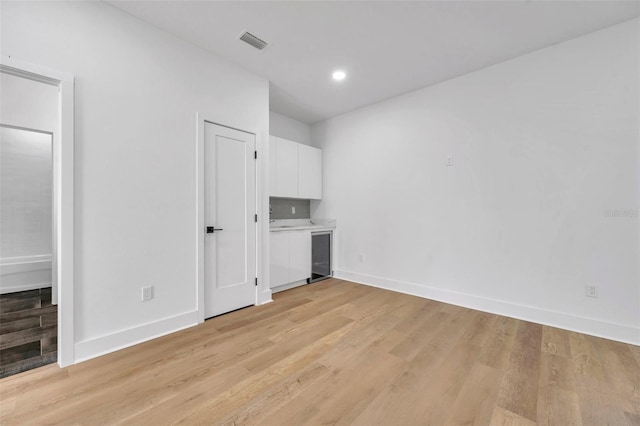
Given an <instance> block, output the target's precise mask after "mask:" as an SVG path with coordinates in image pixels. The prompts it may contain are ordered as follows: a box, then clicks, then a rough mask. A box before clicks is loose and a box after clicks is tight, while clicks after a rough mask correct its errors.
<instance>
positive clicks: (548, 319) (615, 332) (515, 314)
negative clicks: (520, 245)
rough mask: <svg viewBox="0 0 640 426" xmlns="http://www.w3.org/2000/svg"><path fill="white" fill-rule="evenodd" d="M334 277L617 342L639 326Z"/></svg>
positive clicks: (635, 334) (638, 341) (636, 334)
mask: <svg viewBox="0 0 640 426" xmlns="http://www.w3.org/2000/svg"><path fill="white" fill-rule="evenodd" d="M334 277H335V278H339V279H343V280H347V281H353V282H356V283H359V284H364V285H368V286H371V287H377V288H382V289H385V290H391V291H395V292H398V293H404V294H410V295H412V296H418V297H423V298H425V299H431V300H437V301H439V302H444V303H450V304H452V305H457V306H463V307H465V308H470V309H475V310H478V311H483V312H489V313H492V314H496V315H502V316H507V317H511V318H517V319H521V320H525V321H530V322H535V323H538V324H542V325H548V326H551V327H557V328H562V329H565V330H570V331H575V332H578V333H584V334H589V335H592V336H597V337H602V338H605V339H612V340H617V341H619V342H624V343H630V344H632V345H640V328H639V327H633V326H630V325H626V324H617V323H612V322H607V321H602V320H598V319H594V318H587V317H580V316H576V315H571V314H567V313H564V312H558V311H552V310H548V309H542V308H539V307H536V306H529V305H521V304H517V303H512V302H507V301H504V300H497V299H491V298H488V297H482V296H477V295H473V294H468V293H459V292H455V291H450V290H445V289H442V288H436V287H428V286H424V285H419V284H415V283H410V282H405V281H397V280H391V279H387V278H381V277H375V276H372V275H366V274H360V273H357V272H348V271H341V270H335V271H334Z"/></svg>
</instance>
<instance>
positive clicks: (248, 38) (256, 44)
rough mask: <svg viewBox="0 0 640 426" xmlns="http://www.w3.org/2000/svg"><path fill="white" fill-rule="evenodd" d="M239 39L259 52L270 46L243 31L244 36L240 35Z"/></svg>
mask: <svg viewBox="0 0 640 426" xmlns="http://www.w3.org/2000/svg"><path fill="white" fill-rule="evenodd" d="M239 39H240V40H242V41H244V42H245V43H247V44H249V45H251V46H253V47H255V48H256V49H258V50H264V48H265V47H267V46H268V45H269V43H267V42H266V41H264V40H262V39H260V38H259V37H256V36H254V35H253V34H251V33H250V32H249V31H243V32H242V34H240V37H239Z"/></svg>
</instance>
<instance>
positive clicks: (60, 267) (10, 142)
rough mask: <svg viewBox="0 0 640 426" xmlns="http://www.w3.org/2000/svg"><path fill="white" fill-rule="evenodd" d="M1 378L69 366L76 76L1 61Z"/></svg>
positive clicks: (70, 355)
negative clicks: (52, 366) (50, 365)
mask: <svg viewBox="0 0 640 426" xmlns="http://www.w3.org/2000/svg"><path fill="white" fill-rule="evenodd" d="M0 78H1V82H0V83H1V85H2V93H1V95H0V102H1V111H2V115H1V116H0V144H1V146H0V162H1V163H2V164H1V167H2V170H1V176H0V179H1V181H0V189H1V194H0V196H1V198H2V200H1V201H2V202H1V205H0V206H1V207H0V208H1V209H2V211H1V218H0V220H1V226H0V275H1V276H0V299H1V301H0V319H1V321H0V334H1V335H2V344H1V345H0V376H2V377H5V376H7V375H11V374H15V373H19V372H21V371H25V370H27V369H31V368H35V367H38V366H41V365H44V364H47V363H51V362H55V361H56V360H57V362H58V364H59V365H60V366H66V365H70V364H72V363H73V362H74V351H73V349H74V338H73V336H74V334H73V333H74V330H73V307H74V306H73V291H74V288H73V76H71V75H68V74H66V73H61V72H58V71H54V70H50V69H47V68H44V67H40V66H37V65H34V64H30V63H25V62H22V61H19V60H16V59H14V58H12V57H2V60H1V62H0Z"/></svg>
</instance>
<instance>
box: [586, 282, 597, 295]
mask: <svg viewBox="0 0 640 426" xmlns="http://www.w3.org/2000/svg"><path fill="white" fill-rule="evenodd" d="M584 294H585V295H586V296H587V297H598V287H596V286H595V285H589V284H587V285H585V286H584Z"/></svg>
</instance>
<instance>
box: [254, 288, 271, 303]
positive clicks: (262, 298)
mask: <svg viewBox="0 0 640 426" xmlns="http://www.w3.org/2000/svg"><path fill="white" fill-rule="evenodd" d="M271 296H272V292H271V289H267V290H263V291H261V292H259V293H258V303H256V305H264V304H265V303H270V302H273V298H272V297H271Z"/></svg>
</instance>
